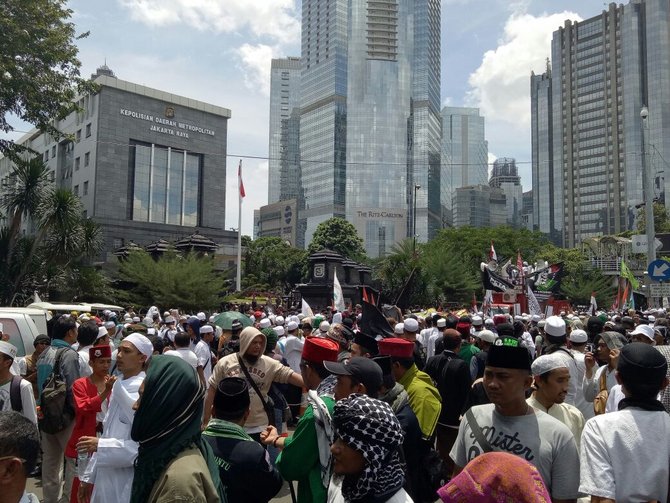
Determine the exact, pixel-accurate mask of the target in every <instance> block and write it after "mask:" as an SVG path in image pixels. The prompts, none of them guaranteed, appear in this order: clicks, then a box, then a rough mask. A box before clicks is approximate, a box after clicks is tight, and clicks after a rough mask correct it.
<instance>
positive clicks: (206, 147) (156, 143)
mask: <svg viewBox="0 0 670 503" xmlns="http://www.w3.org/2000/svg"><path fill="white" fill-rule="evenodd" d="M93 78H94V81H95V82H96V83H97V84H99V86H100V88H99V91H98V92H97V93H96V94H93V95H90V96H84V97H81V98H80V99H79V105H80V108H81V111H80V112H77V113H73V114H71V115H70V116H68V117H67V118H66V119H65V120H63V121H60V122H59V123H58V124H56V126H57V127H58V128H59V129H60V130H61V131H63V132H64V133H67V134H70V135H72V137H73V138H74V141H70V140H68V139H65V138H63V139H61V140H59V141H58V142H56V140H54V139H52V138H51V137H49V136H48V135H45V134H42V133H40V132H39V131H37V130H34V131H32V132H31V133H28V134H27V135H25V136H24V137H23V138H22V139H21V140H20V142H21V143H23V144H24V145H26V146H28V147H30V148H32V149H33V150H34V151H36V152H38V153H39V154H40V155H42V156H43V159H44V162H45V163H46V164H47V166H48V168H49V172H50V175H49V176H50V179H51V181H53V182H54V183H56V185H57V186H59V187H63V188H68V189H70V190H72V192H74V193H75V194H76V195H78V196H79V197H80V198H81V200H82V203H83V206H84V209H85V216H87V217H89V218H92V219H93V220H94V221H95V222H97V223H99V224H100V225H101V227H102V232H103V236H104V251H103V257H102V259H103V260H105V261H110V260H115V257H114V255H113V253H112V252H113V251H114V250H116V249H118V248H120V247H121V246H124V245H125V244H127V243H129V242H130V241H133V242H135V243H137V244H138V245H141V246H144V245H147V244H149V243H151V242H153V241H156V240H159V239H165V240H168V241H171V240H176V239H179V238H182V237H185V236H188V235H190V234H193V233H195V232H196V231H198V232H199V233H200V234H203V235H205V236H207V237H209V238H210V239H212V240H214V241H215V242H216V243H223V244H228V242H232V241H234V240H235V236H236V234H235V233H233V232H230V231H225V230H224V228H225V227H224V209H225V202H226V201H225V186H226V138H227V124H228V119H229V118H230V116H231V114H230V110H228V109H226V108H222V107H218V106H215V105H210V104H208V103H203V102H200V101H197V100H193V99H189V98H185V97H182V96H176V95H174V94H170V93H167V92H163V91H158V90H156V89H151V88H148V87H144V86H141V85H137V84H133V83H130V82H125V81H123V80H120V79H117V78H116V77H115V76H114V74H113V73H112V72H111V70H109V69H108V68H107V67H106V66H103V67H102V68H99V69H98V72H97V73H96V74H95V75H93ZM10 170H11V166H9V163H8V160H7V159H0V177H1V178H3V179H4V177H6V176H7V175H8V174H9V172H10Z"/></svg>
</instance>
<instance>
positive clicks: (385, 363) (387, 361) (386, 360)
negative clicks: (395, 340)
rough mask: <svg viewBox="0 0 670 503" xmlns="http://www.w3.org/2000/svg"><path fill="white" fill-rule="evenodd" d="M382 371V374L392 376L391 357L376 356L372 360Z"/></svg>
mask: <svg viewBox="0 0 670 503" xmlns="http://www.w3.org/2000/svg"><path fill="white" fill-rule="evenodd" d="M372 361H373V362H375V363H376V364H377V365H379V366H380V367H381V369H382V374H383V375H385V376H388V375H391V357H390V356H375V357H374V358H373V359H372Z"/></svg>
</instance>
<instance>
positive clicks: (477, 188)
mask: <svg viewBox="0 0 670 503" xmlns="http://www.w3.org/2000/svg"><path fill="white" fill-rule="evenodd" d="M455 192H456V197H455V198H454V202H453V207H454V227H498V226H500V225H505V224H506V223H507V197H506V195H505V193H504V192H503V190H502V189H500V188H494V187H489V186H488V185H470V186H468V187H459V188H457V189H456V191H455Z"/></svg>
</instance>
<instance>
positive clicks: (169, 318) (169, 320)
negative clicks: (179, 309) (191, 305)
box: [165, 316, 177, 325]
mask: <svg viewBox="0 0 670 503" xmlns="http://www.w3.org/2000/svg"><path fill="white" fill-rule="evenodd" d="M169 323H177V320H175V319H174V316H166V317H165V324H166V325H167V324H169Z"/></svg>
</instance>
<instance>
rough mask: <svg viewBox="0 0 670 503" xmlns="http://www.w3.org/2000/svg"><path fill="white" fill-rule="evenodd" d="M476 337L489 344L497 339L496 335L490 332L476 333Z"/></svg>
mask: <svg viewBox="0 0 670 503" xmlns="http://www.w3.org/2000/svg"><path fill="white" fill-rule="evenodd" d="M476 335H477V337H479V338H480V339H481V340H483V341H484V342H488V343H489V344H493V343H494V342H495V341H496V339H497V337H496V334H494V333H493V332H491V331H490V330H481V331H480V332H477V334H476Z"/></svg>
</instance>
